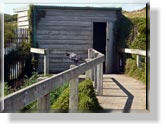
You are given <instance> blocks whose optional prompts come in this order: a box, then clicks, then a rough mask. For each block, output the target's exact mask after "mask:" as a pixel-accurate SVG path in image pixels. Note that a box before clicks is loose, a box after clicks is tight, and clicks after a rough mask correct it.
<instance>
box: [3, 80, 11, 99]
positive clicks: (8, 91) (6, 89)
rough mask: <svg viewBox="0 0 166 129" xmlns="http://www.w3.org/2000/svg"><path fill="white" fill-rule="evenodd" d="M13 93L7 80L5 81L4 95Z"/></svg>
mask: <svg viewBox="0 0 166 129" xmlns="http://www.w3.org/2000/svg"><path fill="white" fill-rule="evenodd" d="M10 93H11V88H10V87H9V85H8V83H7V82H4V96H6V95H8V94H10Z"/></svg>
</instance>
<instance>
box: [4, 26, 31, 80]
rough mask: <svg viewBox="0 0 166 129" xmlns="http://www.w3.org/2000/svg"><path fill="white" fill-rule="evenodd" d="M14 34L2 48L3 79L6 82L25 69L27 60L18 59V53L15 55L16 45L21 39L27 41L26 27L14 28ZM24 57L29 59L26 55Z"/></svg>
mask: <svg viewBox="0 0 166 129" xmlns="http://www.w3.org/2000/svg"><path fill="white" fill-rule="evenodd" d="M14 35H15V36H14V38H12V39H8V42H7V43H5V48H4V63H5V65H4V69H5V71H4V74H5V75H4V76H5V78H4V79H5V81H6V82H9V81H12V80H15V79H17V78H18V77H19V76H20V75H21V74H22V73H23V71H25V66H26V62H27V60H25V59H20V57H19V55H18V56H15V55H17V53H18V51H19V50H18V47H19V46H20V45H21V43H22V42H23V41H24V42H28V29H16V30H14ZM11 53H12V54H11ZM26 59H28V61H29V60H30V58H27V57H26Z"/></svg>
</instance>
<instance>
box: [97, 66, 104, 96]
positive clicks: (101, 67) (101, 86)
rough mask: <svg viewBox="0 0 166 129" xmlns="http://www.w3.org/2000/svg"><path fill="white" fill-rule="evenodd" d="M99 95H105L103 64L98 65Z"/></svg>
mask: <svg viewBox="0 0 166 129" xmlns="http://www.w3.org/2000/svg"><path fill="white" fill-rule="evenodd" d="M97 95H99V96H101V95H103V64H99V65H97Z"/></svg>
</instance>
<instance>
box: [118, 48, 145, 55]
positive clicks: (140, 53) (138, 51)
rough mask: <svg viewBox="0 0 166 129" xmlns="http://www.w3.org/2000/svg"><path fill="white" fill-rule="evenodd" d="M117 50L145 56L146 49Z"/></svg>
mask: <svg viewBox="0 0 166 129" xmlns="http://www.w3.org/2000/svg"><path fill="white" fill-rule="evenodd" d="M119 51H120V52H122V53H129V54H136V55H142V56H146V51H145V50H139V49H128V48H120V49H119Z"/></svg>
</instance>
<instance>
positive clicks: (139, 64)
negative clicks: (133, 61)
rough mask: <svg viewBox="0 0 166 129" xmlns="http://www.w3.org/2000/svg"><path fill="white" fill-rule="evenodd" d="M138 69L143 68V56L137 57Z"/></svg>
mask: <svg viewBox="0 0 166 129" xmlns="http://www.w3.org/2000/svg"><path fill="white" fill-rule="evenodd" d="M137 67H138V68H140V67H141V56H140V55H137Z"/></svg>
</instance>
